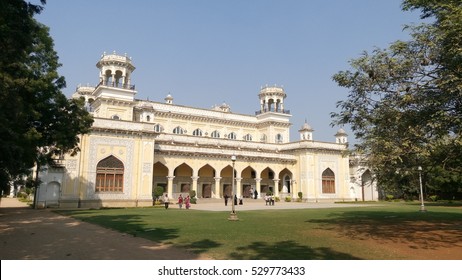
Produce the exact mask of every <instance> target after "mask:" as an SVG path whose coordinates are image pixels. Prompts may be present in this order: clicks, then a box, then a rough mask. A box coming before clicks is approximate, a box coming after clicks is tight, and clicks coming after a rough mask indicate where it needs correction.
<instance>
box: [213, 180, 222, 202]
mask: <svg viewBox="0 0 462 280" xmlns="http://www.w3.org/2000/svg"><path fill="white" fill-rule="evenodd" d="M214 179H215V191H214V192H213V194H212V197H213V198H221V196H220V181H221V177H215V178H214Z"/></svg>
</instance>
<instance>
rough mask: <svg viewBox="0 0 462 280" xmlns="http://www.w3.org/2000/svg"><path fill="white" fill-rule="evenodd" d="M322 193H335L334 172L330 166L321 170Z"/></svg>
mask: <svg viewBox="0 0 462 280" xmlns="http://www.w3.org/2000/svg"><path fill="white" fill-rule="evenodd" d="M322 193H327V194H329V193H335V173H334V171H332V169H330V168H326V170H324V171H323V172H322Z"/></svg>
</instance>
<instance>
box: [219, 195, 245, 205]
mask: <svg viewBox="0 0 462 280" xmlns="http://www.w3.org/2000/svg"><path fill="white" fill-rule="evenodd" d="M224 199H225V206H227V205H228V199H229V196H228V195H227V194H225V196H224ZM233 200H234V205H237V195H234V199H233ZM243 204H244V199H243V198H242V196H241V197H240V198H239V205H243Z"/></svg>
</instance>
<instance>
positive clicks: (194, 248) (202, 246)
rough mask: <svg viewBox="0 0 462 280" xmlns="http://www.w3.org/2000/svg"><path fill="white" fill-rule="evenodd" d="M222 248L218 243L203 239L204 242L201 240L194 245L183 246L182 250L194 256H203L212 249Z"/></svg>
mask: <svg viewBox="0 0 462 280" xmlns="http://www.w3.org/2000/svg"><path fill="white" fill-rule="evenodd" d="M220 246H222V244H220V243H218V242H215V241H213V240H210V239H202V240H199V241H195V242H194V243H192V244H189V245H185V246H181V247H182V248H184V249H186V250H188V251H190V252H192V253H194V254H198V255H199V254H202V253H206V252H207V251H209V250H210V249H212V248H217V247H220Z"/></svg>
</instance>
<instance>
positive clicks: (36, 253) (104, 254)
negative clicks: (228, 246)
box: [0, 198, 206, 260]
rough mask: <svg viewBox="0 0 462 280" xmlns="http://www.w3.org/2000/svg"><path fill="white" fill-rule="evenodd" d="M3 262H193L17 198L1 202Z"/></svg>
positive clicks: (175, 251)
mask: <svg viewBox="0 0 462 280" xmlns="http://www.w3.org/2000/svg"><path fill="white" fill-rule="evenodd" d="M0 240H1V241H0V242H1V244H0V259H2V260H27V259H34V260H193V259H206V258H205V257H198V256H197V255H194V254H191V253H189V252H186V251H182V250H179V249H176V248H171V247H168V246H164V245H160V244H158V243H155V242H152V241H149V240H146V239H143V238H139V237H133V236H131V235H127V234H124V233H120V232H116V231H113V230H109V229H106V228H102V227H100V226H97V225H93V224H89V223H85V222H81V221H78V220H75V219H73V218H71V217H66V216H61V215H58V214H55V213H53V212H52V211H50V210H33V209H30V208H29V207H27V205H25V204H24V203H20V202H19V201H18V200H17V199H15V198H2V200H1V202H0Z"/></svg>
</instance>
